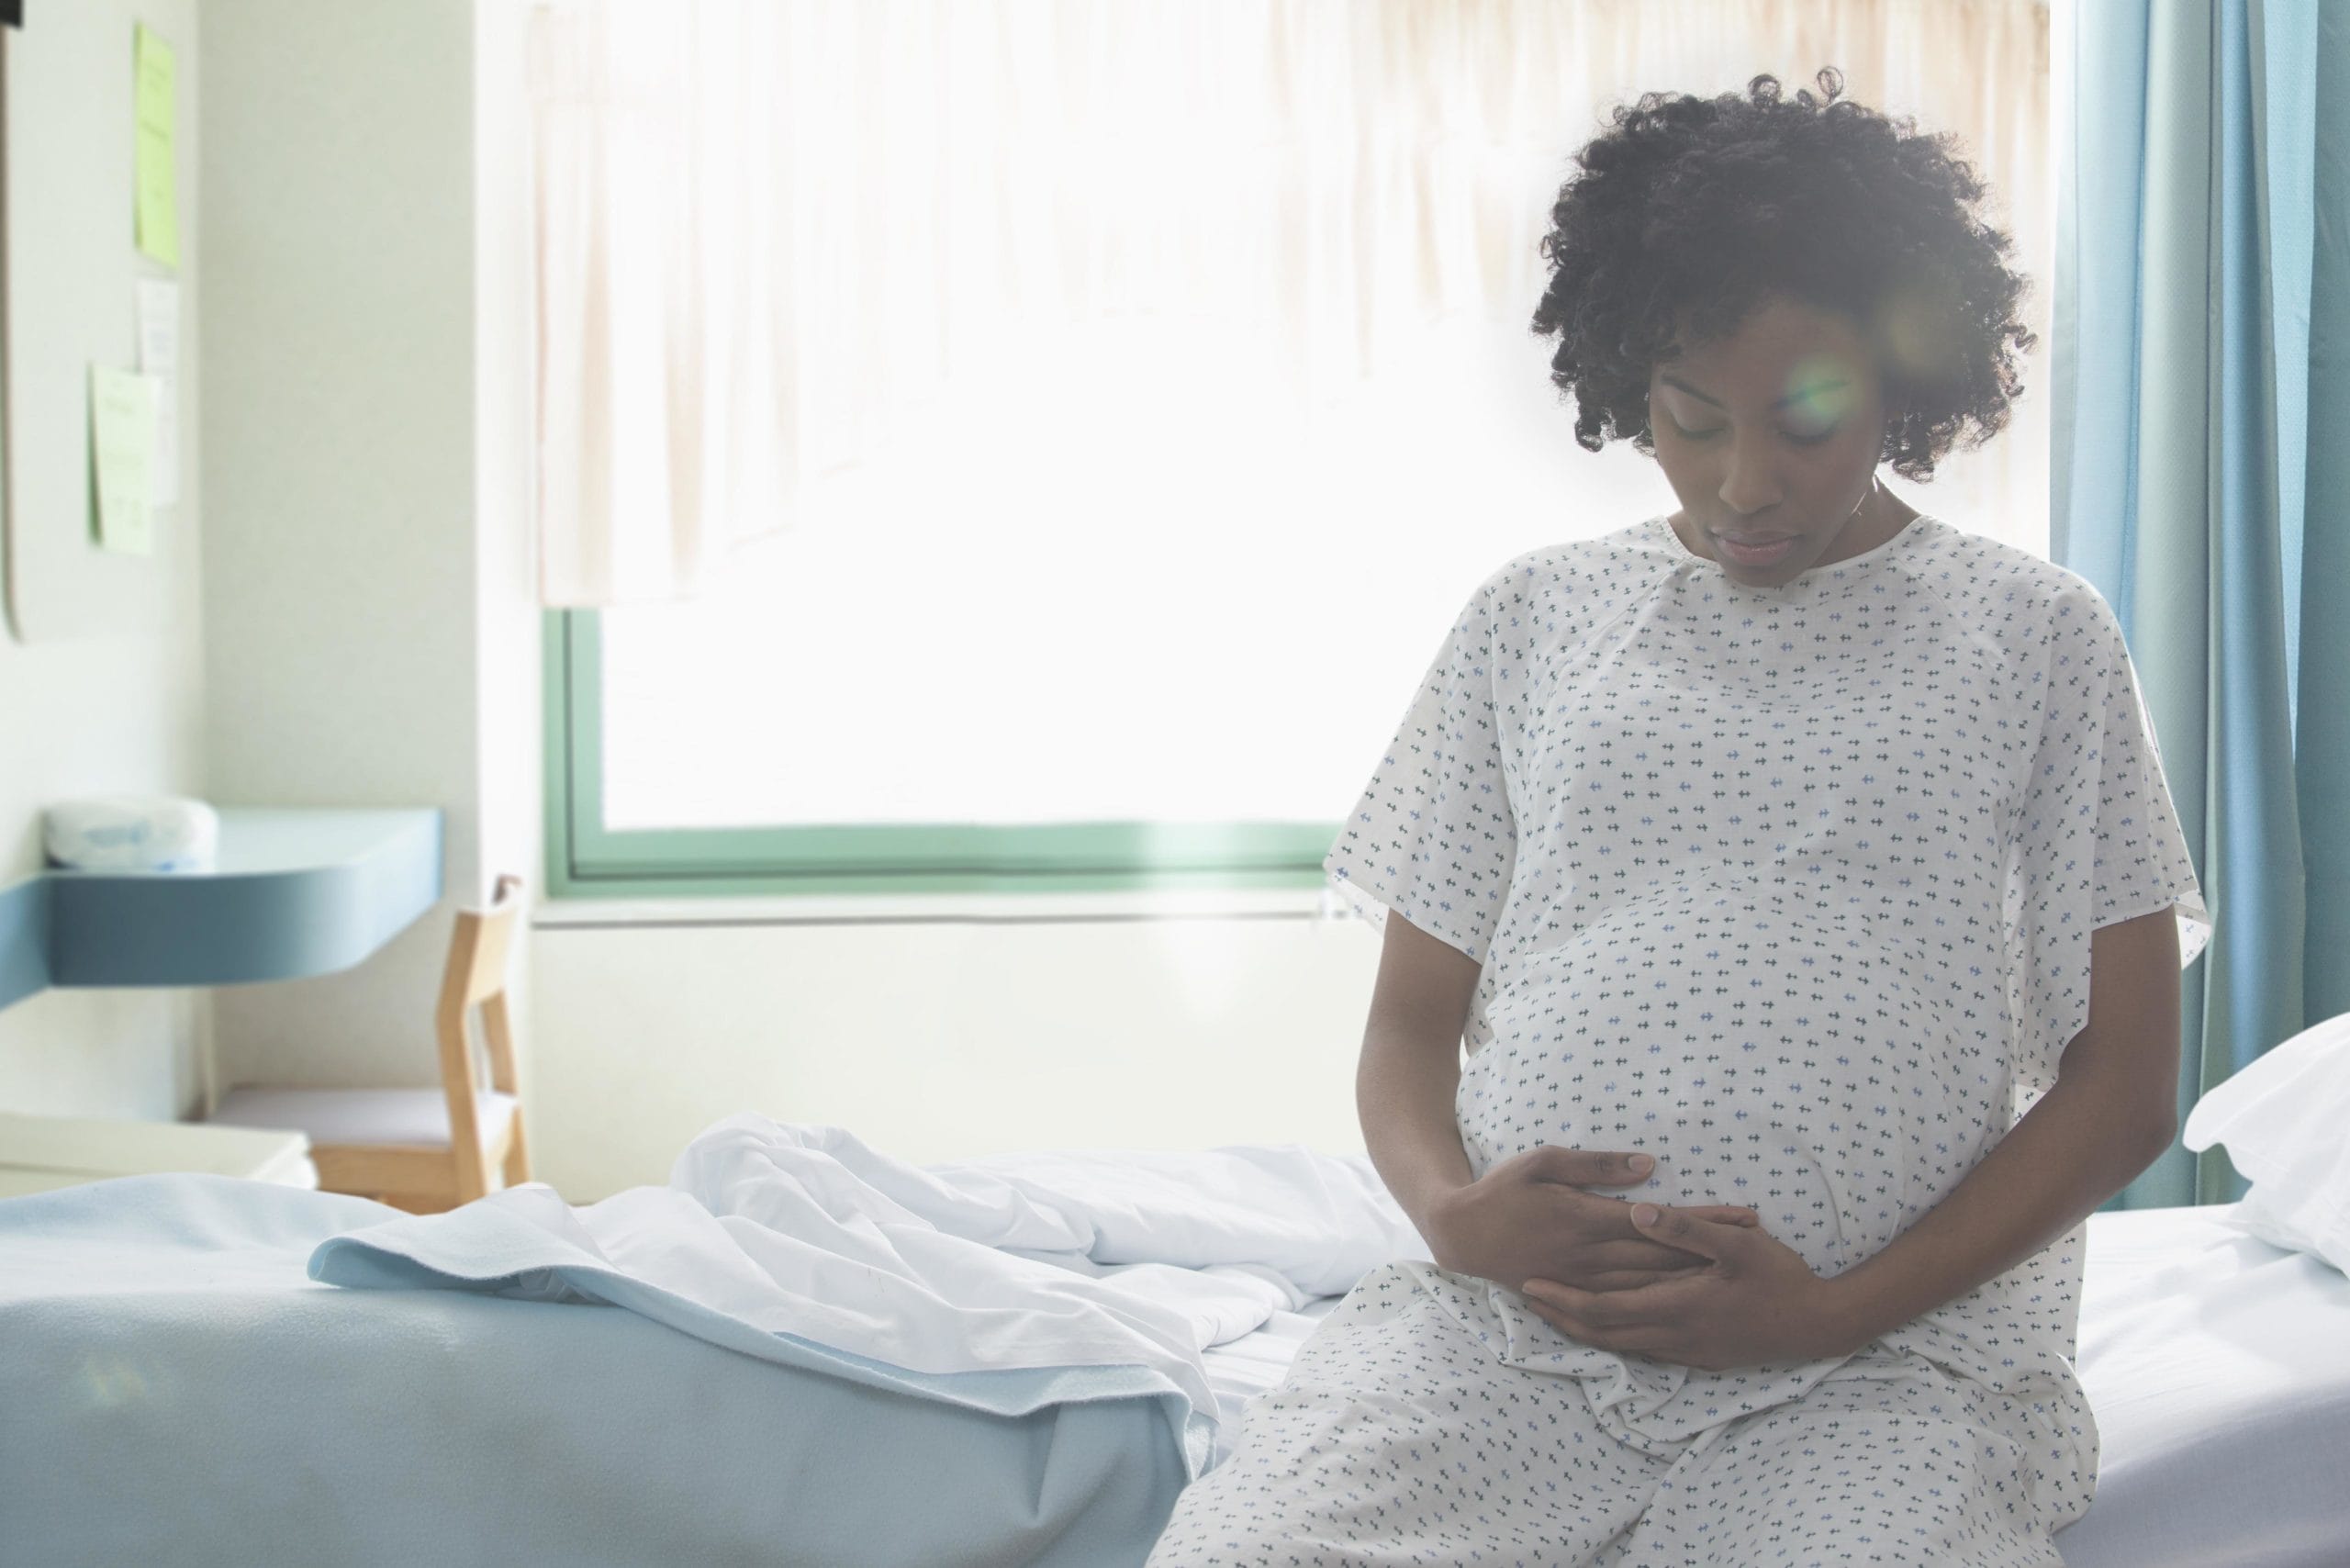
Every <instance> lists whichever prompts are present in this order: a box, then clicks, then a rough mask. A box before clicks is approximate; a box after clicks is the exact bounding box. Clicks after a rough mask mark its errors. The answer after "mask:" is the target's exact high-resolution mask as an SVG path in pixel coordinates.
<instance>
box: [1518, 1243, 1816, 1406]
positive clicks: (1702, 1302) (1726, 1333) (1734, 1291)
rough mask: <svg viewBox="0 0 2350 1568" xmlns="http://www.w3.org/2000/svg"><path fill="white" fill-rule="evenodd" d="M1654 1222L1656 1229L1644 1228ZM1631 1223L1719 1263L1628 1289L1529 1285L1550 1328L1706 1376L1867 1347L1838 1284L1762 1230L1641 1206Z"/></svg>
mask: <svg viewBox="0 0 2350 1568" xmlns="http://www.w3.org/2000/svg"><path fill="white" fill-rule="evenodd" d="M1647 1214H1652V1215H1655V1220H1654V1222H1653V1223H1650V1224H1643V1223H1642V1219H1641V1216H1642V1215H1647ZM1632 1223H1633V1224H1634V1225H1635V1226H1638V1227H1639V1230H1640V1232H1641V1233H1642V1234H1643V1235H1646V1236H1651V1237H1653V1238H1656V1239H1657V1240H1659V1241H1662V1242H1666V1243H1669V1244H1671V1245H1672V1246H1674V1247H1678V1248H1681V1249H1684V1250H1686V1251H1690V1252H1695V1253H1698V1254H1701V1255H1703V1256H1705V1257H1707V1258H1710V1259H1711V1260H1713V1261H1712V1262H1710V1263H1709V1264H1707V1265H1706V1266H1704V1267H1702V1268H1696V1269H1691V1270H1688V1271H1684V1272H1682V1273H1679V1274H1676V1275H1674V1276H1673V1277H1672V1278H1670V1279H1663V1280H1658V1281H1655V1282H1651V1283H1649V1284H1644V1285H1634V1286H1631V1287H1630V1288H1628V1289H1626V1290H1616V1291H1582V1290H1576V1289H1575V1288H1574V1287H1572V1285H1567V1284H1562V1283H1561V1282H1558V1281H1556V1280H1528V1281H1527V1282H1526V1283H1525V1284H1524V1285H1522V1286H1521V1287H1519V1294H1522V1295H1524V1296H1525V1297H1526V1298H1527V1302H1528V1304H1529V1305H1532V1307H1533V1309H1534V1311H1535V1312H1536V1314H1538V1315H1539V1316H1540V1317H1541V1318H1542V1319H1543V1321H1545V1322H1547V1323H1549V1324H1550V1326H1551V1327H1554V1328H1557V1329H1558V1330H1559V1331H1560V1332H1561V1333H1562V1334H1565V1335H1566V1336H1568V1337H1569V1338H1572V1339H1575V1340H1577V1341H1579V1342H1581V1343H1583V1344H1585V1345H1592V1346H1595V1347H1597V1348H1598V1349H1600V1350H1616V1351H1619V1352H1622V1353H1625V1354H1629V1355H1639V1356H1647V1357H1650V1358H1651V1359H1652V1360H1655V1361H1672V1362H1675V1363H1677V1364H1679V1365H1682V1366H1688V1367H1696V1368H1698V1369H1700V1370H1701V1371H1705V1372H1724V1371H1727V1370H1729V1368H1732V1367H1744V1366H1761V1365H1763V1364H1765V1363H1768V1362H1774V1361H1818V1360H1824V1359H1826V1358H1829V1357H1833V1356H1843V1355H1849V1354H1850V1353H1852V1351H1853V1350H1857V1349H1858V1348H1859V1347H1858V1346H1857V1345H1855V1344H1852V1343H1851V1342H1849V1341H1848V1338H1847V1332H1846V1330H1845V1329H1844V1327H1842V1325H1841V1321H1840V1315H1839V1314H1838V1312H1837V1311H1836V1307H1837V1305H1838V1302H1837V1299H1836V1297H1835V1296H1834V1294H1833V1292H1832V1286H1831V1282H1830V1281H1827V1280H1823V1279H1821V1278H1820V1277H1819V1276H1818V1274H1815V1273H1813V1272H1812V1271H1811V1265H1809V1264H1808V1263H1806V1262H1805V1261H1804V1260H1803V1259H1802V1257H1801V1256H1800V1255H1799V1254H1798V1253H1796V1250H1795V1249H1793V1248H1791V1247H1789V1246H1788V1245H1787V1244H1786V1243H1785V1242H1784V1241H1781V1240H1779V1239H1778V1238H1776V1237H1774V1236H1772V1235H1769V1234H1768V1233H1767V1232H1765V1231H1763V1230H1762V1228H1761V1227H1760V1226H1748V1225H1728V1224H1724V1223H1722V1222H1721V1221H1719V1220H1709V1219H1705V1218H1702V1217H1700V1216H1699V1215H1693V1214H1688V1213H1685V1212H1683V1211H1681V1210H1677V1209H1673V1208H1668V1207H1663V1206H1662V1205H1659V1204H1635V1205H1633V1212H1632Z"/></svg>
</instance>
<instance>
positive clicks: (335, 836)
mask: <svg viewBox="0 0 2350 1568" xmlns="http://www.w3.org/2000/svg"><path fill="white" fill-rule="evenodd" d="M440 899H441V812H439V811H437V810H413V811H323V810H289V811H264V810H250V809H243V808H235V807H231V808H226V809H223V810H222V811H221V812H220V845H219V849H218V854H217V856H216V857H215V864H214V866H213V868H212V869H210V870H208V871H75V870H65V869H52V870H49V871H44V872H42V873H41V874H40V875H39V876H36V877H30V878H28V879H25V880H24V881H21V882H17V883H14V884H12V885H11V886H9V887H6V888H0V1007H6V1006H8V1005H9V1004H11V1003H13V1002H20V1001H22V1000H23V999H24V998H26V997H28V996H30V995H32V994H33V993H34V992H36V991H41V990H43V989H45V988H47V987H50V986H58V987H91V986H210V985H250V984H254V983H257V982H261V981H266V980H300V979H303V978H305V977H308V976H312V975H326V974H333V973H335V972H336V971H338V970H341V969H349V968H351V967H352V966H353V964H356V963H358V962H359V961H360V960H361V959H363V958H366V957H367V956H368V955H369V954H371V953H373V952H375V950H376V949H377V948H378V947H381V946H383V945H384V944H385V943H386V942H388V941H390V940H391V939H392V938H393V937H394V936H396V935H398V934H399V933H400V932H401V931H402V930H404V929H406V928H407V926H408V924H409V923H410V922H412V921H414V920H415V919H416V918H417V917H418V916H420V915H421V914H422V913H424V912H425V911H427V910H429V909H431V907H432V906H433V905H434V904H435V903H438V902H440Z"/></svg>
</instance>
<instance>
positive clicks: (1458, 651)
mask: <svg viewBox="0 0 2350 1568" xmlns="http://www.w3.org/2000/svg"><path fill="white" fill-rule="evenodd" d="M1505 573H1506V568H1505V569H1504V570H1503V571H1497V572H1495V573H1494V575H1493V576H1491V577H1487V578H1486V579H1485V581H1484V582H1483V584H1482V585H1480V587H1479V588H1478V589H1477V591H1476V593H1475V594H1473V595H1472V597H1471V598H1470V600H1469V602H1468V604H1466V605H1465V606H1463V607H1462V609H1461V611H1460V615H1459V616H1458V617H1457V618H1456V619H1455V620H1454V622H1453V626H1452V630H1451V631H1449V632H1448V633H1445V637H1444V641H1443V643H1442V644H1441V645H1439V646H1438V649H1437V653H1436V657H1435V659H1434V660H1433V661H1431V662H1430V664H1429V665H1428V668H1427V675H1426V676H1424V677H1423V678H1421V680H1420V684H1419V688H1418V689H1416V691H1414V692H1413V693H1412V698H1411V701H1410V703H1409V704H1408V705H1407V706H1406V707H1405V708H1404V717H1403V721H1402V722H1400V723H1398V724H1397V725H1396V726H1395V735H1394V738H1393V740H1391V741H1390V742H1388V744H1387V748H1386V751H1385V752H1384V753H1383V754H1382V756H1381V757H1380V759H1379V766H1378V767H1376V768H1374V769H1373V770H1372V772H1371V782H1370V784H1369V785H1367V786H1366V787H1365V788H1364V790H1363V792H1362V796H1361V798H1360V800H1358V801H1356V802H1355V807H1354V810H1353V811H1352V812H1348V816H1347V820H1346V823H1345V824H1344V825H1343V826H1342V827H1341V828H1340V830H1339V833H1338V836H1337V840H1336V841H1335V842H1334V843H1333V844H1332V845H1331V846H1330V852H1329V854H1327V855H1326V856H1325V857H1323V860H1322V868H1323V870H1324V871H1325V872H1326V873H1327V874H1328V878H1329V883H1330V885H1331V886H1332V887H1334V888H1336V889H1337V890H1338V892H1339V893H1340V894H1341V895H1342V896H1343V897H1344V898H1345V899H1346V901H1347V902H1348V904H1349V905H1350V906H1351V907H1352V908H1353V909H1354V911H1355V912H1356V913H1359V914H1360V915H1361V916H1362V917H1363V918H1364V919H1365V920H1367V921H1369V922H1370V923H1371V926H1372V928H1373V929H1375V930H1376V929H1383V928H1384V927H1385V925H1386V923H1387V912H1388V911H1389V910H1390V909H1393V910H1398V911H1400V912H1402V913H1403V915H1404V918H1405V919H1406V920H1409V921H1410V922H1411V923H1412V924H1415V925H1416V926H1418V927H1419V928H1420V929H1422V930H1423V931H1426V932H1428V933H1429V934H1430V935H1435V936H1438V937H1440V938H1442V939H1443V940H1444V941H1446V942H1449V943H1450V944H1451V945H1452V946H1455V947H1458V948H1460V950H1461V951H1462V952H1463V953H1466V954H1467V955H1469V957H1471V958H1474V959H1476V960H1477V961H1478V962H1480V963H1483V962H1484V960H1485V956H1486V946H1487V944H1488V943H1489V942H1491V940H1492V939H1493V935H1494V927H1495V926H1496V925H1498V924H1500V920H1501V911H1502V904H1503V901H1504V899H1505V897H1506V895H1507V893H1508V890H1509V880H1510V872H1511V869H1512V868H1513V866H1514V865H1515V861H1516V849H1517V828H1516V821H1515V819H1514V818H1513V817H1512V815H1511V811H1510V801H1509V790H1508V787H1507V784H1506V782H1505V778H1504V776H1503V771H1502V740H1501V733H1500V726H1499V722H1498V720H1497V717H1496V714H1495V711H1494V597H1495V595H1496V593H1497V592H1498V591H1499V590H1500V589H1501V587H1502V585H1503V583H1504V581H1505Z"/></svg>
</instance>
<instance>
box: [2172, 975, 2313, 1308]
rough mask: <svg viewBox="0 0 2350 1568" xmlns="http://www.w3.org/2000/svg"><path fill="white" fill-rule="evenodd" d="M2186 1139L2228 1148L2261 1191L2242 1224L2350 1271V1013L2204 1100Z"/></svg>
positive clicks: (2245, 1208) (2243, 1210)
mask: <svg viewBox="0 0 2350 1568" xmlns="http://www.w3.org/2000/svg"><path fill="white" fill-rule="evenodd" d="M2180 1141H2181V1142H2182V1143H2184V1144H2186V1146H2187V1147H2188V1148H2192V1149H2198V1150H2200V1149H2206V1148H2210V1147H2211V1146H2212V1145H2213V1144H2215V1143H2223V1144H2226V1145H2227V1146H2228V1159H2229V1162H2230V1163H2232V1164H2233V1165H2234V1166H2235V1168H2236V1169H2237V1170H2240V1171H2242V1172H2243V1173H2244V1176H2245V1178H2246V1179H2247V1180H2249V1181H2250V1182H2252V1184H2253V1185H2252V1190H2251V1191H2250V1192H2248V1193H2245V1194H2244V1202H2243V1203H2242V1204H2239V1205H2237V1210H2236V1223H2238V1224H2240V1225H2242V1226H2244V1228H2245V1229H2246V1230H2249V1231H2250V1232H2252V1234H2253V1235H2255V1236H2257V1237H2259V1238H2261V1239H2262V1240H2263V1241H2266V1242H2269V1243H2271V1244H2272V1245H2275V1246H2277V1247H2283V1248H2288V1249H2291V1250H2293V1251H2296V1252H2307V1253H2310V1254H2311V1255H2312V1256H2314V1257H2318V1258H2322V1259H2324V1260H2326V1261H2327V1262H2329V1263H2331V1264H2333V1266H2334V1267H2335V1268H2337V1269H2339V1270H2341V1271H2343V1272H2344V1273H2345V1274H2350V1013H2344V1014H2342V1015H2341V1016H2340V1017H2336V1018H2328V1019H2326V1020H2325V1021H2324V1022H2323V1023H2322V1024H2312V1025H2310V1026H2309V1027H2308V1028H2306V1029H2304V1030H2302V1031H2301V1032H2300V1034H2298V1035H2295V1036H2293V1037H2292V1038H2291V1039H2289V1040H2287V1041H2285V1042H2283V1043H2282V1044H2281V1045H2278V1046H2277V1047H2276V1048H2275V1049H2273V1050H2270V1051H2266V1052H2264V1053H2263V1054H2262V1055H2261V1057H2260V1058H2259V1059H2258V1060H2256V1061H2255V1062H2254V1063H2253V1064H2252V1065H2251V1066H2249V1067H2247V1068H2245V1069H2244V1070H2242V1071H2241V1072H2238V1073H2237V1074H2236V1075H2235V1076H2234V1077H2233V1078H2230V1079H2229V1080H2228V1081H2226V1082H2224V1083H2221V1084H2220V1085H2219V1086H2218V1087H2216V1088H2214V1089H2212V1090H2210V1092H2207V1093H2205V1095H2204V1096H2203V1098H2202V1099H2201V1100H2199V1101H2198V1102H2196V1105H2195V1109H2194V1110H2192V1111H2190V1112H2188V1116H2187V1126H2186V1127H2185V1128H2184V1129H2183V1130H2182V1132H2181V1135H2180Z"/></svg>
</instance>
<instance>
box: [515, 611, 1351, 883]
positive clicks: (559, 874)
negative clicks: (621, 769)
mask: <svg viewBox="0 0 2350 1568" xmlns="http://www.w3.org/2000/svg"><path fill="white" fill-rule="evenodd" d="M602 625H603V623H602V620H601V618H600V615H599V612H598V611H596V610H547V611H545V612H544V627H545V643H544V646H545V652H546V664H545V676H544V686H545V696H546V823H547V844H546V850H547V867H546V875H547V884H546V886H547V893H548V895H549V896H550V897H554V898H680V897H682V898H696V897H710V898H727V897H743V896H760V897H765V896H772V895H775V894H779V893H823V894H840V893H873V894H889V893H933V892H988V893H1006V892H1080V891H1081V892H1100V891H1129V890H1187V891H1200V890H1214V891H1227V890H1242V889H1246V890H1261V889H1314V888H1318V887H1320V886H1321V885H1322V882H1323V874H1322V857H1323V856H1324V855H1325V854H1326V853H1328V851H1329V848H1330V845H1331V842H1332V841H1333V840H1334V839H1336V838H1337V833H1338V827H1339V824H1338V823H1336V822H1330V823H1300V822H1233V823H1154V822H1104V823H1023V824H1018V825H1006V826H990V825H988V824H986V823H951V822H949V823H837V824H835V823H825V824H815V825H811V826H806V827H789V826H782V827H751V828H657V829H630V830H626V831H621V832H614V831H611V830H610V829H607V828H606V827H605V826H604V779H603V756H604V750H603V734H604V722H603V678H602V671H603V637H602Z"/></svg>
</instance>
